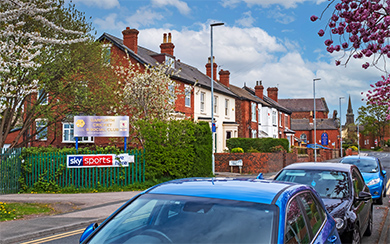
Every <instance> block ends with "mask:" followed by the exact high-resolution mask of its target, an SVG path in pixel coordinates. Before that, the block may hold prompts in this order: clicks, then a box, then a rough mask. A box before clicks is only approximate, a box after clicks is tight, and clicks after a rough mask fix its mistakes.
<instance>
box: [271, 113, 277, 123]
mask: <svg viewBox="0 0 390 244" xmlns="http://www.w3.org/2000/svg"><path fill="white" fill-rule="evenodd" d="M272 125H274V126H276V125H277V121H276V111H275V110H273V111H272Z"/></svg>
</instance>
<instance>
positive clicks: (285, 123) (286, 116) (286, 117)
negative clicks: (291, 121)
mask: <svg viewBox="0 0 390 244" xmlns="http://www.w3.org/2000/svg"><path fill="white" fill-rule="evenodd" d="M284 128H288V115H287V114H285V115H284Z"/></svg>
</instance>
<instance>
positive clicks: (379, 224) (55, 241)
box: [22, 152, 390, 244]
mask: <svg viewBox="0 0 390 244" xmlns="http://www.w3.org/2000/svg"><path fill="white" fill-rule="evenodd" d="M368 155H370V156H375V157H378V158H379V159H380V160H381V162H382V165H383V167H384V169H385V170H386V171H387V172H388V178H390V153H386V152H369V153H368ZM389 184H390V180H388V182H387V185H388V186H389ZM387 189H388V190H387V197H386V198H385V199H384V200H383V205H374V227H373V233H372V235H371V236H369V237H368V236H364V237H363V238H362V243H364V244H378V243H385V242H384V240H383V236H381V232H387V231H389V226H385V221H386V219H385V218H384V216H387V214H388V210H389V206H390V204H389V197H388V196H389V195H390V187H388V188H387ZM389 214H390V213H389ZM83 231H84V229H78V230H75V231H68V232H64V233H60V234H57V235H51V236H46V237H43V238H39V239H35V240H32V241H28V242H22V243H24V244H30V243H34V244H38V243H46V244H70V243H78V242H79V239H80V236H81V234H82V232H83ZM381 238H382V239H381Z"/></svg>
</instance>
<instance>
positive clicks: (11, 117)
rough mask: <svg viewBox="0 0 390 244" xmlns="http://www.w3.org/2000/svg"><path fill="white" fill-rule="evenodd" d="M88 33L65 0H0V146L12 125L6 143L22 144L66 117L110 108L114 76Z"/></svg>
mask: <svg viewBox="0 0 390 244" xmlns="http://www.w3.org/2000/svg"><path fill="white" fill-rule="evenodd" d="M90 31H92V27H91V23H89V22H88V21H87V20H86V19H85V17H84V15H83V13H81V12H79V11H77V10H76V9H75V7H74V5H69V6H68V7H66V6H65V1H64V0H48V1H47V0H31V1H21V0H13V1H8V0H6V1H2V2H1V3H0V47H1V48H0V88H1V89H0V132H1V133H0V147H2V146H3V144H4V142H5V139H6V138H7V136H8V135H9V133H10V131H11V130H12V129H15V128H18V129H19V130H17V132H15V133H16V134H17V136H16V138H15V139H14V141H13V142H12V144H11V147H23V146H24V145H26V144H27V143H28V142H30V141H34V140H37V139H39V137H40V136H46V135H47V134H46V135H45V133H46V128H47V127H48V126H50V125H51V124H54V123H55V122H57V121H61V120H62V119H63V118H64V117H66V116H69V115H74V114H79V113H84V114H89V113H90V112H91V111H94V113H96V114H98V113H103V112H106V111H110V110H109V109H107V108H111V107H115V106H114V105H115V103H114V102H115V99H114V95H115V89H114V87H113V85H114V83H112V82H110V81H112V80H114V78H115V77H114V75H113V72H112V70H111V69H110V67H109V66H108V65H106V64H105V63H104V62H103V61H104V57H103V55H102V46H101V44H100V43H96V42H94V40H93V38H92V36H90V35H89V34H87V33H88V32H90ZM97 87H98V88H99V92H98V93H97V92H94V90H95V89H96V88H97ZM113 91H114V92H113ZM38 118H42V119H43V121H44V122H43V123H42V126H41V129H40V130H35V129H34V127H35V122H36V119H38ZM19 140H21V141H22V143H21V144H19V143H18V142H19Z"/></svg>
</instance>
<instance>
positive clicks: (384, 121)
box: [357, 103, 390, 146]
mask: <svg viewBox="0 0 390 244" xmlns="http://www.w3.org/2000/svg"><path fill="white" fill-rule="evenodd" d="M358 114H359V115H358V118H357V120H358V121H359V124H361V125H364V130H363V131H362V133H365V134H371V135H373V136H374V137H375V138H378V139H379V142H380V144H379V145H380V146H383V145H384V137H385V135H386V128H387V127H388V126H389V125H390V120H388V118H387V106H384V105H381V106H377V105H374V104H370V103H368V104H367V106H361V107H360V108H359V109H358Z"/></svg>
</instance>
